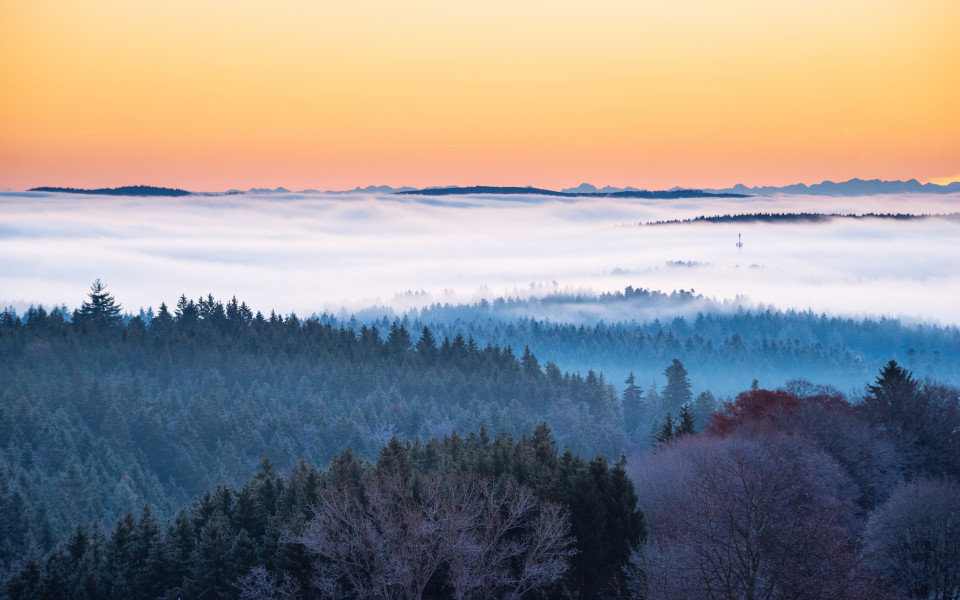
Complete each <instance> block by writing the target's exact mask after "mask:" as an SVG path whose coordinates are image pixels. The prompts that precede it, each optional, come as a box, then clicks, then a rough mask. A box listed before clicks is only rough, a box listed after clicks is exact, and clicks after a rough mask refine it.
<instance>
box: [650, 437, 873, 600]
mask: <svg viewBox="0 0 960 600" xmlns="http://www.w3.org/2000/svg"><path fill="white" fill-rule="evenodd" d="M655 460H656V461H657V462H659V463H661V464H660V465H658V466H657V469H656V471H654V472H653V475H654V476H653V477H648V478H647V480H646V481H641V482H640V483H639V485H638V488H639V489H641V490H642V489H643V488H645V487H647V488H648V490H647V491H646V492H644V493H645V494H647V495H648V496H649V495H655V494H657V491H656V490H657V489H658V488H661V489H662V490H663V493H664V494H665V495H666V497H665V498H663V499H660V500H657V499H653V501H651V502H648V503H647V504H643V506H644V509H645V512H646V514H647V516H648V519H649V520H650V524H651V528H652V531H653V536H652V540H651V542H650V543H649V544H648V545H647V546H646V547H645V548H644V549H643V550H642V551H639V552H635V553H634V555H633V557H632V559H631V563H632V567H631V571H632V575H633V584H634V586H635V587H638V588H643V589H642V590H640V591H645V592H646V594H645V595H647V596H648V597H664V598H668V597H669V598H676V599H683V598H691V599H692V598H708V599H713V598H717V599H725V600H742V599H745V600H761V599H764V600H771V599H777V598H791V599H803V598H822V597H831V596H832V597H850V594H851V593H853V588H852V587H851V585H852V584H851V581H850V573H851V571H852V566H853V561H854V558H855V553H854V548H853V547H852V544H851V543H850V541H849V540H850V539H851V538H852V535H851V531H850V529H849V527H850V526H851V525H852V519H851V515H852V512H851V506H850V503H849V502H848V501H846V499H845V498H844V497H843V490H844V487H845V486H844V478H843V476H842V474H841V473H840V471H839V468H838V467H837V466H836V463H835V462H834V461H833V460H832V459H831V458H830V457H828V456H827V455H825V454H822V453H820V452H818V451H816V450H814V449H813V448H812V447H810V446H809V445H807V444H805V443H803V442H801V441H798V440H796V439H792V438H789V437H783V436H774V437H770V438H767V439H765V440H762V441H759V440H743V439H737V438H735V437H729V438H725V439H710V438H701V439H690V440H686V439H685V440H680V441H679V442H677V443H676V444H674V445H672V446H670V447H669V448H667V449H666V450H664V451H662V452H659V453H658V454H657V456H656V457H655ZM671 467H675V468H671ZM641 468H642V465H641ZM641 477H643V475H642V474H641ZM657 479H663V482H662V484H660V483H658V482H657V481H656V480H657ZM648 486H653V487H652V488H649V487H648ZM641 502H643V494H641ZM637 595H639V596H643V595H644V594H642V593H638V594H637Z"/></svg>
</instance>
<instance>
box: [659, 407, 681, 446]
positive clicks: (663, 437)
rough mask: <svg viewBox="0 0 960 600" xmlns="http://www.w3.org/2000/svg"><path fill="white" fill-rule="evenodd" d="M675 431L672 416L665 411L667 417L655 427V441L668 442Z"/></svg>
mask: <svg viewBox="0 0 960 600" xmlns="http://www.w3.org/2000/svg"><path fill="white" fill-rule="evenodd" d="M675 432H676V428H675V427H674V421H673V417H672V416H671V415H670V413H667V417H666V418H665V419H664V421H663V423H661V424H660V425H659V426H658V427H657V433H656V438H657V443H658V444H665V443H667V442H669V441H670V440H672V439H673V438H674V435H675Z"/></svg>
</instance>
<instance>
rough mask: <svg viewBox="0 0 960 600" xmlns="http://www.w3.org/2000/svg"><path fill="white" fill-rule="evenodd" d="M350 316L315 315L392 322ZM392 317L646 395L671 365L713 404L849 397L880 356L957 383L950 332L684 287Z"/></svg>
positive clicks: (955, 335) (336, 320)
mask: <svg viewBox="0 0 960 600" xmlns="http://www.w3.org/2000/svg"><path fill="white" fill-rule="evenodd" d="M677 268H681V267H677ZM534 315H536V316H534ZM662 315H673V316H670V317H664V316H662ZM350 317H351V315H342V314H340V315H330V314H326V313H325V314H321V315H319V319H320V321H321V322H323V323H328V322H329V323H332V324H333V325H335V326H338V325H340V324H344V325H347V326H348V327H352V328H359V327H360V326H361V325H363V324H366V325H368V326H370V325H377V326H378V327H379V328H380V329H381V330H386V328H388V327H389V325H390V324H391V323H392V322H393V321H394V320H396V319H397V318H398V315H396V314H395V313H394V311H391V310H389V309H386V308H381V309H376V308H370V309H365V310H363V311H358V312H357V313H356V314H355V315H353V318H352V319H351V318H350ZM399 318H400V323H402V324H404V325H405V326H406V327H407V328H408V329H410V330H411V331H413V330H420V329H421V328H422V327H424V326H429V328H430V330H431V331H433V332H434V334H435V335H437V336H439V337H442V336H450V337H452V336H454V335H456V334H458V333H459V334H461V335H463V336H465V337H468V336H472V337H473V338H474V339H476V340H477V342H478V343H480V344H487V343H490V344H494V345H499V346H501V347H503V346H512V347H513V348H524V347H529V348H530V350H531V351H532V352H534V353H535V354H536V355H537V356H538V357H540V358H541V360H549V361H552V362H554V363H556V364H557V365H559V366H560V367H561V368H562V369H563V370H566V371H579V372H581V373H586V372H588V371H589V370H590V369H593V370H596V371H597V372H602V373H604V374H605V375H606V376H607V378H608V379H609V380H611V381H615V382H619V381H623V379H624V378H625V377H626V376H627V375H628V374H629V373H630V372H633V373H634V375H635V376H636V378H637V381H638V382H640V384H641V385H642V386H643V387H644V389H646V388H647V387H649V385H650V383H651V381H654V380H659V381H661V382H662V378H661V377H660V374H661V372H662V371H663V368H664V366H665V365H667V364H669V363H670V361H671V360H672V359H674V358H679V359H680V360H681V361H682V362H683V363H685V364H687V365H689V366H692V368H691V369H690V371H691V372H690V379H691V382H692V383H693V387H694V388H695V389H696V390H698V391H703V390H710V391H712V392H713V393H714V394H716V395H717V396H720V397H725V396H735V395H736V394H737V393H739V392H741V391H742V390H744V389H745V388H746V387H747V386H749V385H750V382H751V381H752V380H753V379H757V380H759V381H760V383H761V384H762V385H765V386H768V387H778V386H781V385H784V384H785V383H786V382H788V381H790V380H792V379H798V378H802V379H809V380H811V381H814V382H815V383H821V384H828V385H832V386H833V387H835V388H837V389H838V390H841V391H843V392H845V393H848V392H850V391H852V390H854V389H855V388H862V386H863V385H864V383H865V382H866V381H868V380H869V379H870V378H871V377H873V375H874V374H875V373H876V372H877V371H878V370H879V369H880V368H881V367H883V365H884V364H886V363H887V361H889V360H890V359H895V360H897V361H898V362H899V363H900V364H903V365H904V366H906V367H908V368H909V369H911V371H913V372H914V373H915V374H916V375H917V376H918V377H920V378H924V377H930V378H933V379H936V380H938V381H943V382H945V383H950V384H951V385H960V330H958V329H957V327H956V326H953V325H947V326H940V325H935V324H928V323H923V324H911V323H908V322H904V321H902V320H899V319H894V318H885V317H878V318H869V317H862V318H854V317H846V316H835V315H826V314H817V313H814V312H812V311H794V310H786V311H784V310H777V309H772V308H764V307H759V308H749V307H743V306H742V305H740V304H737V303H721V302H715V301H712V300H710V299H707V298H704V297H703V296H702V295H700V294H697V293H694V292H693V291H692V290H691V291H686V290H679V291H674V292H672V293H663V292H658V291H655V290H648V289H644V288H634V287H627V288H626V289H625V290H623V291H620V292H613V293H604V294H600V295H587V294H551V295H548V296H545V297H542V298H530V299H511V298H507V299H504V298H498V299H496V300H494V301H493V302H488V301H485V300H484V301H481V302H478V303H475V304H472V305H452V304H432V305H430V306H427V307H425V308H422V309H414V310H410V311H407V312H405V313H402V314H400V315H399Z"/></svg>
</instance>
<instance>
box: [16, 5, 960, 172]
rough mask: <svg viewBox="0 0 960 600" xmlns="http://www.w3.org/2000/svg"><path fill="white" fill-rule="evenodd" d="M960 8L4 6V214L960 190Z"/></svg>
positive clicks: (937, 6) (752, 6)
mask: <svg viewBox="0 0 960 600" xmlns="http://www.w3.org/2000/svg"><path fill="white" fill-rule="evenodd" d="M957 23H960V3H957V2H956V1H955V0H903V1H891V0H869V1H868V0H844V1H843V2H836V0H829V1H827V0H788V1H784V2H780V1H778V2H770V1H769V0H731V1H728V2H716V1H715V0H670V1H666V0H642V1H638V0H592V1H590V2H586V1H581V0H550V1H546V0H409V1H404V2H396V0H390V1H387V0H357V1H355V2H328V1H320V0H301V1H297V0H275V1H273V2H270V3H265V2H254V1H252V0H229V1H227V0H204V1H202V2H196V1H195V0H190V1H186V0H164V1H163V2H160V1H154V0H145V1H142V2H141V1H138V2H130V1H129V0H113V1H106V0H85V1H83V2H76V1H73V0H30V2H23V1H21V0H0V189H24V188H28V187H33V186H38V185H69V186H78V187H94V186H116V185H128V184H139V183H142V184H151V185H164V186H176V187H183V188H188V189H194V190H223V189H228V188H240V189H245V188H249V187H253V186H257V187H264V186H270V187H275V186H280V185H282V186H285V187H287V188H291V189H302V188H317V189H343V188H351V187H354V186H357V185H370V184H391V185H413V186H423V185H444V184H461V185H473V184H487V185H526V184H531V185H538V186H544V187H554V188H558V187H565V186H570V185H576V184H579V183H580V182H583V181H589V182H592V183H594V184H596V185H604V184H612V185H621V186H622V185H634V186H639V187H648V188H659V187H669V186H673V185H684V186H700V187H707V186H714V187H719V186H726V185H732V184H734V183H738V182H745V183H749V184H774V185H781V184H788V183H795V182H798V181H804V182H807V183H815V182H819V181H821V180H823V179H834V180H841V179H849V178H851V177H861V178H882V179H905V178H910V177H916V178H919V179H922V180H927V179H933V178H949V177H952V176H954V174H957V173H960V109H958V107H960V77H958V76H957V73H960V36H958V35H957V34H956V25H957Z"/></svg>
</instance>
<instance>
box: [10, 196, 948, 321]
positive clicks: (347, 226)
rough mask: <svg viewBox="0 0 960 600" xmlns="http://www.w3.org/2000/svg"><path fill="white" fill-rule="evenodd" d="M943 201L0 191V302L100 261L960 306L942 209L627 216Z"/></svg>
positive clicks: (446, 294) (303, 299)
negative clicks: (739, 218)
mask: <svg viewBox="0 0 960 600" xmlns="http://www.w3.org/2000/svg"><path fill="white" fill-rule="evenodd" d="M958 210H960V195H956V194H954V195H944V196H926V195H916V196H889V195H887V196H872V197H851V198H824V197H808V196H772V197H756V198H747V199H702V200H699V199H698V200H690V199H683V200H639V199H611V198H597V199H590V198H586V199H576V200H571V199H554V198H543V197H532V196H517V197H502V196H469V197H455V198H418V197H415V196H391V195H367V194H356V195H324V194H264V195H251V194H248V195H236V196H221V197H193V196H191V197H184V198H122V197H98V196H72V195H63V194H23V193H16V194H0V215H2V217H0V252H2V256H3V257H4V268H3V270H2V273H0V302H3V303H4V305H9V304H13V305H15V306H17V307H21V309H22V307H23V306H24V305H26V304H30V303H43V304H44V305H46V306H51V305H54V304H61V303H65V304H67V306H69V307H75V306H77V305H79V303H80V302H81V301H82V300H83V298H84V294H85V292H86V290H87V289H88V286H89V284H90V282H91V281H93V280H94V279H95V278H98V277H99V278H100V279H102V280H103V281H104V282H105V283H107V285H108V286H109V290H110V291H112V292H113V293H114V294H115V296H116V297H117V299H118V300H119V301H121V302H122V303H123V305H124V307H125V309H127V310H132V311H135V310H136V309H138V308H140V307H148V306H153V307H154V308H156V307H157V306H158V305H159V304H160V302H161V301H164V302H166V303H167V304H168V305H173V304H175V303H176V300H177V298H178V297H179V295H180V294H181V293H185V294H186V295H187V296H188V297H191V298H196V297H199V296H201V295H206V294H207V293H212V294H213V295H214V296H215V297H218V298H224V299H226V298H229V297H231V296H234V295H236V296H237V298H239V299H243V300H246V301H247V303H248V304H250V305H251V307H253V308H254V309H259V310H263V311H265V312H267V311H269V310H271V309H276V310H277V311H278V312H283V313H288V312H290V311H295V312H296V313H297V314H299V315H301V316H305V315H310V314H312V313H317V312H322V311H324V310H331V311H340V309H341V308H342V307H347V308H348V310H349V309H353V308H359V307H362V306H366V305H370V304H379V305H390V306H393V307H394V308H396V309H398V310H402V309H406V308H409V307H410V306H411V305H416V304H426V303H430V302H433V301H463V300H473V299H477V298H479V297H481V296H482V297H486V298H489V299H493V298H496V297H498V296H506V295H514V296H516V295H529V294H537V295H542V294H545V293H549V292H551V291H577V290H591V291H594V292H602V291H610V290H616V289H622V288H623V287H625V286H627V285H632V286H634V287H645V288H650V289H658V290H664V291H671V290H674V289H686V290H690V289H695V290H696V291H697V292H698V293H703V294H704V295H706V296H710V297H715V298H717V299H718V300H722V299H729V298H734V297H737V296H743V297H746V299H747V300H748V301H749V302H752V303H762V304H767V305H773V306H776V307H778V308H797V309H807V308H810V309H813V310H815V311H817V312H827V313H842V314H855V315H881V314H883V315H889V316H907V317H912V318H921V319H933V320H936V321H939V322H942V323H960V307H958V304H957V302H956V298H957V297H960V244H957V243H956V241H957V240H958V239H960V223H958V222H957V221H947V220H939V219H929V220H922V221H908V222H904V221H899V222H898V221H892V220H872V219H871V220H867V219H864V220H834V221H832V222H829V223H825V224H765V223H751V224H742V223H741V224H707V223H697V224H678V225H665V226H638V225H637V224H638V223H645V222H651V221H658V220H669V219H684V218H692V217H696V216H699V215H719V214H738V213H750V212H826V213H843V214H862V213H868V212H874V213H913V214H933V213H953V212H957V211H958ZM737 234H741V235H742V239H743V244H744V245H743V248H741V249H738V248H737V247H736V245H735V244H736V241H737ZM407 291H412V292H421V291H423V292H426V294H425V295H423V294H404V292H407ZM398 294H400V296H398ZM623 318H626V319H629V318H631V315H623Z"/></svg>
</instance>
